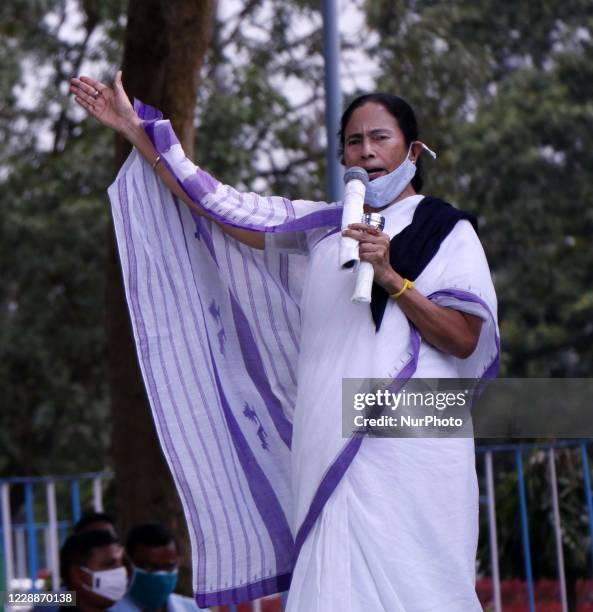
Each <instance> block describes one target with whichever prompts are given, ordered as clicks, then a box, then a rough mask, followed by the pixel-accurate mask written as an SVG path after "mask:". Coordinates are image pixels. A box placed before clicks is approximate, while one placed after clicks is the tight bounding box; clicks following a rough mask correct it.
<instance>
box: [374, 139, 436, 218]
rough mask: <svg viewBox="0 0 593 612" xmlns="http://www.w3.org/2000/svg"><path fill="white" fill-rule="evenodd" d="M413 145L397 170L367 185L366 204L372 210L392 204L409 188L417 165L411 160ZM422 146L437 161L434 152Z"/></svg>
mask: <svg viewBox="0 0 593 612" xmlns="http://www.w3.org/2000/svg"><path fill="white" fill-rule="evenodd" d="M413 144H414V143H413V142H412V143H411V144H410V148H409V149H408V152H407V153H406V158H405V159H404V161H403V162H402V163H401V164H400V165H399V166H398V167H397V168H396V169H395V170H392V171H391V172H390V173H389V174H386V175H385V176H380V177H378V178H376V179H375V180H374V181H371V182H370V183H369V184H368V185H367V189H366V193H365V196H364V201H365V204H368V205H369V206H370V207H371V208H384V207H385V206H387V205H388V204H391V203H392V202H393V201H394V200H395V199H396V198H397V197H398V196H399V195H400V194H401V192H402V191H403V190H404V189H405V188H406V187H407V186H408V184H409V183H410V181H411V180H412V179H413V178H414V175H415V174H416V164H415V163H414V162H413V161H412V160H411V159H410V151H411V150H412V145H413ZM420 144H422V148H423V149H425V150H426V151H428V152H429V153H430V154H431V155H432V157H433V158H435V159H436V153H435V152H434V151H431V150H430V149H429V148H428V147H427V146H426V145H425V144H424V143H420Z"/></svg>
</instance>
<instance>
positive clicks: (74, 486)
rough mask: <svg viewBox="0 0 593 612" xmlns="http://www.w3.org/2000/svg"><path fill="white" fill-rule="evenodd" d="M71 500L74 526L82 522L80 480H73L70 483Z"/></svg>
mask: <svg viewBox="0 0 593 612" xmlns="http://www.w3.org/2000/svg"><path fill="white" fill-rule="evenodd" d="M70 499H71V502H72V524H76V523H78V521H79V520H80V487H79V485H78V480H73V481H72V482H71V483H70Z"/></svg>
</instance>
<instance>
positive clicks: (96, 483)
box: [93, 478, 103, 512]
mask: <svg viewBox="0 0 593 612" xmlns="http://www.w3.org/2000/svg"><path fill="white" fill-rule="evenodd" d="M93 508H94V510H95V512H103V490H102V488H101V479H100V478H93Z"/></svg>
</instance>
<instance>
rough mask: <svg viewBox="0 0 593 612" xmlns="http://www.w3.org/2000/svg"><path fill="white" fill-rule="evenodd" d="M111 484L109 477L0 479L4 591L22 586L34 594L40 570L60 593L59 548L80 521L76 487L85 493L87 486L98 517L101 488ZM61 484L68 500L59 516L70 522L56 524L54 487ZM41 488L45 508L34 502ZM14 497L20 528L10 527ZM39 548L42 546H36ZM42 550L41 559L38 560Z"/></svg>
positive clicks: (78, 476) (58, 521) (100, 504)
mask: <svg viewBox="0 0 593 612" xmlns="http://www.w3.org/2000/svg"><path fill="white" fill-rule="evenodd" d="M109 478H111V475H110V474H108V473H106V472H97V473H86V474H76V475H73V476H47V477H30V478H24V477H18V478H4V479H0V552H1V555H2V566H3V570H4V571H3V574H4V576H3V577H4V581H3V582H4V584H5V585H6V588H7V589H10V588H12V586H13V585H15V586H21V587H22V586H23V584H22V581H25V583H27V584H29V585H30V588H32V589H35V588H36V580H37V578H38V571H39V568H41V567H44V568H47V569H49V571H50V577H51V584H52V588H54V589H57V588H58V587H59V584H60V576H59V558H58V557H59V554H58V549H59V544H60V542H61V541H63V539H64V538H65V536H66V534H67V531H68V529H69V528H70V527H71V526H72V525H73V524H74V523H76V522H77V521H78V520H79V519H80V516H81V494H80V485H81V483H84V485H85V486H87V488H89V485H90V487H91V488H89V492H90V494H91V498H92V505H93V508H94V510H95V511H101V510H102V509H103V498H102V483H103V481H104V480H106V479H109ZM60 483H64V484H65V485H66V486H68V485H69V492H70V495H69V498H70V499H69V500H68V501H69V503H68V504H62V515H64V514H66V515H69V516H68V518H65V517H64V516H62V517H60V519H58V506H57V504H56V485H59V484H60ZM40 487H44V488H45V493H46V497H45V503H41V500H39V498H37V499H36V496H35V493H36V492H38V489H39V488H40ZM18 489H20V490H18ZM15 492H17V493H19V497H22V499H23V510H24V522H23V518H21V519H20V521H19V520H17V521H13V517H12V512H11V495H13V494H14V493H15ZM42 506H45V511H46V512H45V514H46V516H44V517H43V519H41V520H40V518H41V517H39V516H36V511H37V513H39V507H42ZM65 506H67V509H66V508H65ZM21 514H22V513H21ZM41 543H43V546H40V544H41ZM40 549H42V550H43V553H44V554H43V555H41V556H40V554H39V553H40ZM27 588H29V587H27Z"/></svg>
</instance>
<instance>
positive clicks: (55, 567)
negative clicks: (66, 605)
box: [46, 480, 60, 591]
mask: <svg viewBox="0 0 593 612" xmlns="http://www.w3.org/2000/svg"><path fill="white" fill-rule="evenodd" d="M46 500H47V533H48V542H47V544H48V549H49V550H48V553H47V558H48V562H49V569H50V571H51V585H52V589H53V590H54V591H58V590H59V588H60V562H59V550H58V547H59V545H58V513H57V509H56V486H55V483H54V481H53V480H50V481H49V482H48V483H47V485H46Z"/></svg>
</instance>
